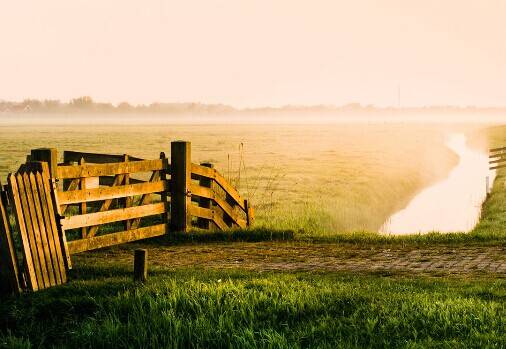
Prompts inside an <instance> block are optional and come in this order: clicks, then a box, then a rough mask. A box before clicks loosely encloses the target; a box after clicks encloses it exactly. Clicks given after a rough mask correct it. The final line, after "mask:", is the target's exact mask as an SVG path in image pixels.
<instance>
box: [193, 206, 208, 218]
mask: <svg viewBox="0 0 506 349" xmlns="http://www.w3.org/2000/svg"><path fill="white" fill-rule="evenodd" d="M190 213H191V214H192V216H195V217H199V218H204V219H210V220H212V219H213V217H214V211H213V210H211V209H209V208H204V207H198V206H196V205H190Z"/></svg>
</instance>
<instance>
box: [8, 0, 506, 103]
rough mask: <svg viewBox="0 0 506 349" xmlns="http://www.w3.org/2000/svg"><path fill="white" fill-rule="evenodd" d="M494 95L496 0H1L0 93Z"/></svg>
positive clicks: (500, 56) (413, 99) (431, 99)
mask: <svg viewBox="0 0 506 349" xmlns="http://www.w3.org/2000/svg"><path fill="white" fill-rule="evenodd" d="M399 85H400V86H401V103H402V105H404V106H412V105H413V106H414V105H427V104H454V105H471V104H474V105H481V106H497V105H503V106H504V105H506V1H504V0H476V1H466V0H438V1H429V0H420V1H418V0H417V1H415V0H412V1H410V0H376V1H374V0H369V1H365V0H347V1H344V0H343V1H340V0H333V1H330V0H329V1H323V0H311V1H310V0H307V1H297V0H286V1H285V0H266V1H263V0H262V1H260V0H251V1H249V0H230V1H225V0H223V1H212V0H202V1H193V0H181V1H162V0H156V1H148V0H143V1H129V0H115V1H113V0H106V1H104V0H86V1H80V0H79V1H78V0H71V1H69V0H61V1H54V0H45V1H40V0H32V1H23V0H16V1H11V0H3V1H2V2H1V3H0V99H9V100H10V99H14V100H20V99H23V98H25V97H35V98H59V99H62V100H68V99H69V98H71V97H75V96H79V95H91V96H92V97H94V98H95V99H96V100H100V101H111V102H115V103H117V102H120V101H123V100H127V101H130V102H133V103H150V102H153V101H167V102H171V101H174V102H177V101H199V102H207V103H215V102H221V103H227V104H232V105H235V106H239V107H244V106H258V105H284V104H336V105H340V104H344V103H348V102H361V103H363V104H369V103H370V104H376V105H396V104H397V87H398V86H399Z"/></svg>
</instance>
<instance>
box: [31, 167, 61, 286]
mask: <svg viewBox="0 0 506 349" xmlns="http://www.w3.org/2000/svg"><path fill="white" fill-rule="evenodd" d="M35 179H36V181H37V187H38V188H39V194H40V198H41V207H42V213H43V221H44V224H45V228H46V232H47V239H48V244H49V250H50V251H51V259H52V262H53V270H54V273H55V278H56V283H57V284H61V283H63V282H65V281H64V280H65V277H63V276H62V270H63V272H65V271H64V268H65V267H64V262H63V258H62V253H61V246H60V243H59V239H58V231H56V225H55V226H54V227H53V224H52V219H54V217H53V218H51V215H53V216H54V211H53V210H52V209H51V210H50V209H49V205H48V200H51V196H50V195H49V196H48V195H47V193H46V188H47V185H44V180H49V179H48V178H47V177H46V178H45V179H44V178H43V176H42V175H41V174H40V173H39V172H37V173H36V174H35Z"/></svg>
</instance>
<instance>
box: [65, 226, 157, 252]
mask: <svg viewBox="0 0 506 349" xmlns="http://www.w3.org/2000/svg"><path fill="white" fill-rule="evenodd" d="M166 229H167V227H166V224H157V225H152V226H149V227H143V228H138V229H131V230H126V231H121V232H117V233H111V234H106V235H101V236H95V237H91V238H87V239H81V240H75V241H70V242H69V243H68V245H69V251H70V253H71V254H74V253H80V252H84V251H90V250H96V249H99V248H103V247H109V246H113V245H119V244H124V243H127V242H131V241H137V240H141V239H148V238H152V237H155V236H160V235H164V234H165V231H166Z"/></svg>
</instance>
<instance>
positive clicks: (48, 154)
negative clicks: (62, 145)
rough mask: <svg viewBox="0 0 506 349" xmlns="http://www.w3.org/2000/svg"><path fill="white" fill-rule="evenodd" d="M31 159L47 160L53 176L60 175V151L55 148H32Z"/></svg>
mask: <svg viewBox="0 0 506 349" xmlns="http://www.w3.org/2000/svg"><path fill="white" fill-rule="evenodd" d="M30 159H31V160H32V161H44V162H47V164H48V166H49V174H50V176H51V178H57V177H58V151H57V150H56V149H55V148H38V149H32V151H31V153H30Z"/></svg>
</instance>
